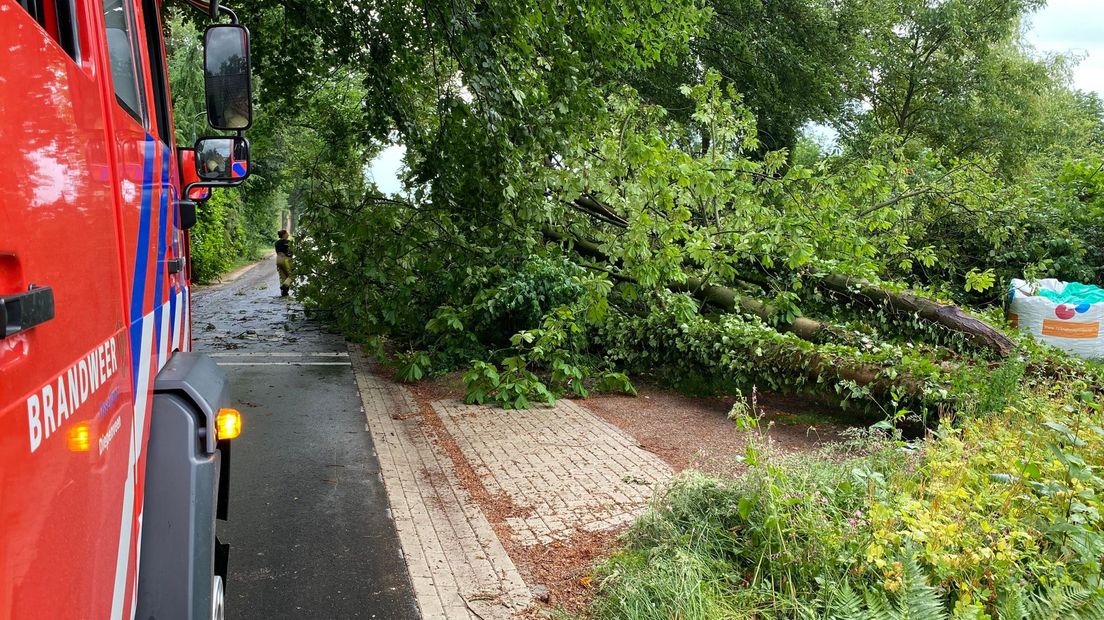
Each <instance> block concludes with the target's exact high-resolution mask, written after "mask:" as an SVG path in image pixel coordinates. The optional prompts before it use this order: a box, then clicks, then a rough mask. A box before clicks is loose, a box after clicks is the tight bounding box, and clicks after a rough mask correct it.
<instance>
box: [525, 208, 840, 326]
mask: <svg viewBox="0 0 1104 620" xmlns="http://www.w3.org/2000/svg"><path fill="white" fill-rule="evenodd" d="M543 232H544V236H545V238H546V239H549V240H551V241H555V242H557V243H563V242H565V241H567V242H570V243H571V244H572V245H573V246H574V249H575V251H576V252H578V253H579V254H582V255H583V256H586V257H587V258H590V259H593V260H595V261H598V262H602V263H607V264H609V263H611V262H612V261H611V260H610V258H609V256H606V254H605V252H603V251H602V250H601V248H599V247H598V245H597V244H595V243H591V242H590V241H586V240H585V239H579V238H577V237H573V236H572V237H566V236H564V235H563V234H562V233H560V232H558V231H555V230H553V229H552V228H549V227H547V226H546V227H545V228H544V231H543ZM667 288H668V289H670V290H672V291H675V292H680V293H690V294H691V295H693V296H694V297H696V298H698V299H700V300H701V301H704V302H707V303H711V304H713V305H714V306H717V307H719V308H721V309H722V310H726V311H728V312H737V311H740V312H743V313H745V314H751V315H754V316H757V317H759V318H760V319H763V321H764V322H765V323H767V324H768V325H773V326H774V327H775V328H776V329H778V330H779V331H783V332H793V334H794V335H796V336H797V337H798V338H801V339H803V340H808V341H810V342H816V341H817V340H818V338H821V337H823V336H824V335H826V334H827V332H828V329H829V326H828V325H826V324H824V323H821V322H820V321H814V320H813V319H808V318H805V317H796V318H795V319H793V320H792V321H777V320H776V318H777V316H778V314H779V312H778V309H777V308H775V307H774V306H772V305H770V304H768V303H765V302H762V301H759V300H758V299H755V298H753V297H746V296H744V295H740V294H738V293H737V292H736V291H734V290H732V289H731V288H728V287H726V286H716V285H712V284H705V282H704V281H703V280H702V279H701V278H696V277H688V278H687V279H686V281H685V282H671V283H669V284H668V285H667Z"/></svg>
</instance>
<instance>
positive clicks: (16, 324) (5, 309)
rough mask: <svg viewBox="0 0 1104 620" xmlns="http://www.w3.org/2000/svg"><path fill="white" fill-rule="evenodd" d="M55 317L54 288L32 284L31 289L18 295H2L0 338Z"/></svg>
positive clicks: (0, 298) (0, 297)
mask: <svg viewBox="0 0 1104 620" xmlns="http://www.w3.org/2000/svg"><path fill="white" fill-rule="evenodd" d="M52 318H54V289H52V288H50V287H48V286H35V285H33V284H32V285H31V287H30V290H28V291H27V292H26V293H19V294H18V295H0V328H3V331H0V338H7V337H8V336H13V335H15V334H18V333H19V332H24V331H27V330H28V329H30V328H32V327H34V326H35V325H38V324H39V323H45V322H46V321H49V320H50V319H52Z"/></svg>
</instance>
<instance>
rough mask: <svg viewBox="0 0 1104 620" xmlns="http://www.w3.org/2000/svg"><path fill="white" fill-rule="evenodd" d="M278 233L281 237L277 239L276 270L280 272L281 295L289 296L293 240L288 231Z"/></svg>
mask: <svg viewBox="0 0 1104 620" xmlns="http://www.w3.org/2000/svg"><path fill="white" fill-rule="evenodd" d="M277 234H278V235H279V236H280V238H279V239H278V240H277V241H276V272H277V273H279V274H280V297H287V296H288V292H289V291H290V290H291V241H290V240H289V239H288V231H286V230H281V231H280V232H279V233H277Z"/></svg>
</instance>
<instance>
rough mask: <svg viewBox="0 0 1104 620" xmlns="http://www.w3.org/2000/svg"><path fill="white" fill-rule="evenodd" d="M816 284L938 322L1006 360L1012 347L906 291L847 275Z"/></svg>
mask: <svg viewBox="0 0 1104 620" xmlns="http://www.w3.org/2000/svg"><path fill="white" fill-rule="evenodd" d="M820 283H821V284H822V285H823V286H824V287H825V288H827V289H828V290H829V291H831V292H833V293H837V294H841V295H848V296H853V297H857V298H858V299H859V300H861V301H863V302H865V303H866V304H867V305H876V304H884V305H886V306H888V307H890V308H891V309H893V310H894V311H897V312H903V313H906V314H916V315H918V316H919V317H920V318H922V319H925V320H928V321H931V322H933V323H938V324H939V325H942V326H944V327H946V328H947V329H950V330H952V331H955V332H958V333H960V334H963V335H965V336H966V337H967V338H968V339H969V340H970V341H971V342H973V343H974V344H975V345H977V346H979V347H982V348H985V349H989V350H990V351H993V352H994V353H996V354H997V355H999V356H1000V357H1008V355H1009V354H1010V353H1011V352H1012V349H1014V348H1015V346H1016V345H1015V343H1014V342H1012V341H1011V340H1010V339H1009V338H1008V337H1007V336H1005V335H1004V334H1002V333H1000V332H999V331H997V330H996V329H994V328H993V327H992V326H990V325H989V324H987V323H985V322H984V321H982V320H980V319H976V318H974V317H972V316H970V315H968V314H966V313H965V312H963V311H962V309H960V308H959V307H958V306H954V305H951V304H941V303H939V302H936V301H932V300H930V299H925V298H923V297H919V296H917V295H914V294H912V293H909V292H901V293H897V292H893V291H888V290H886V289H883V288H879V287H877V286H875V285H873V284H871V283H870V282H868V281H866V280H862V279H856V278H849V277H847V276H840V275H828V276H825V277H824V278H823V279H821V281H820Z"/></svg>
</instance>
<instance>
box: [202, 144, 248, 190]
mask: <svg viewBox="0 0 1104 620" xmlns="http://www.w3.org/2000/svg"><path fill="white" fill-rule="evenodd" d="M195 170H196V174H197V175H198V176H199V178H200V179H201V180H202V181H203V182H204V183H214V184H223V185H238V184H239V183H241V182H242V181H244V180H245V179H246V178H247V177H248V176H249V142H248V141H247V140H246V139H245V138H242V137H240V136H233V137H221V136H216V137H203V138H200V139H199V140H197V141H196V143H195Z"/></svg>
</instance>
